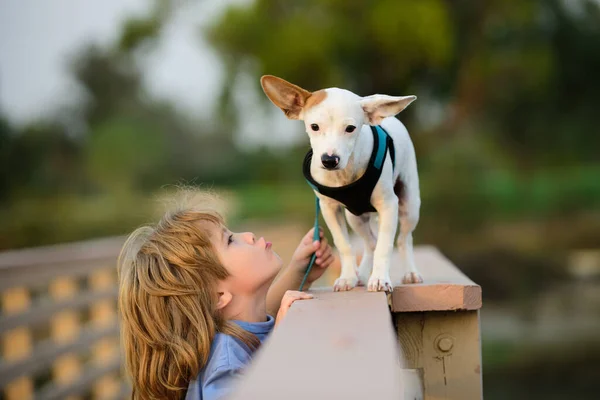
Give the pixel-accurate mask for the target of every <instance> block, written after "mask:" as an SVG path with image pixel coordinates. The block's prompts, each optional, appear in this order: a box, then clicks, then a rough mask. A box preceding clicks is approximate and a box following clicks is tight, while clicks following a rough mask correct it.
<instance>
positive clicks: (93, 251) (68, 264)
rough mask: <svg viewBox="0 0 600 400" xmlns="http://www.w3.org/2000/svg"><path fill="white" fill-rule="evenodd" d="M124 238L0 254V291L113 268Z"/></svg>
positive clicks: (44, 283)
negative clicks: (109, 266)
mask: <svg viewBox="0 0 600 400" xmlns="http://www.w3.org/2000/svg"><path fill="white" fill-rule="evenodd" d="M124 241H125V237H112V238H106V239H98V240H90V241H85V242H77V243H69V244H61V245H55V246H46V247H38V248H32V249H23V250H10V251H5V252H1V253H0V292H1V291H4V290H7V289H9V288H11V287H17V286H25V287H34V286H36V287H37V286H44V285H46V284H47V283H48V282H49V281H51V280H52V279H54V278H57V277H67V276H70V277H78V276H85V275H88V274H89V273H90V272H91V271H94V270H97V269H101V268H105V267H106V266H108V265H116V261H117V256H118V254H119V251H120V249H121V246H122V245H123V243H124Z"/></svg>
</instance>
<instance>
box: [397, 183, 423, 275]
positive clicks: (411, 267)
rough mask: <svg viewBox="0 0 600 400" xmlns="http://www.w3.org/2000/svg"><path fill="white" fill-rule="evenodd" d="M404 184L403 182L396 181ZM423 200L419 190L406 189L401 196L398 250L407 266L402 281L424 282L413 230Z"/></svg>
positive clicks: (417, 220) (417, 221)
mask: <svg viewBox="0 0 600 400" xmlns="http://www.w3.org/2000/svg"><path fill="white" fill-rule="evenodd" d="M398 184H400V185H402V182H399V183H396V188H397V187H398ZM420 205H421V200H420V198H419V197H418V191H416V193H415V191H414V190H410V189H408V190H406V192H405V193H404V195H403V196H402V197H400V201H399V207H398V214H399V219H400V234H399V235H398V241H397V245H398V251H399V252H400V259H401V260H402V264H403V265H404V266H405V273H404V276H403V277H402V283H404V284H410V283H423V278H422V277H421V274H419V272H418V270H417V267H416V265H415V259H414V256H413V237H412V232H413V231H414V230H415V228H416V227H417V224H418V223H419V209H420Z"/></svg>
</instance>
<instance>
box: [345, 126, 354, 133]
mask: <svg viewBox="0 0 600 400" xmlns="http://www.w3.org/2000/svg"><path fill="white" fill-rule="evenodd" d="M355 129H356V127H355V126H354V125H348V126H347V127H346V132H348V133H352V132H354V130H355Z"/></svg>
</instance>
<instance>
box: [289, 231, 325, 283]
mask: <svg viewBox="0 0 600 400" xmlns="http://www.w3.org/2000/svg"><path fill="white" fill-rule="evenodd" d="M314 229H315V228H312V229H311V230H310V231H308V233H307V234H306V235H305V236H304V237H303V238H302V240H301V241H300V244H299V245H298V248H296V251H295V252H294V255H293V256H292V260H291V261H290V268H292V269H293V270H294V271H297V272H298V273H299V274H301V275H304V272H305V271H306V267H308V263H309V262H310V258H311V256H312V255H313V253H314V252H315V251H316V252H317V259H316V260H315V265H314V266H313V268H312V270H311V271H310V274H308V278H307V279H306V283H307V284H311V283H313V282H314V281H316V280H317V279H319V277H320V276H321V275H323V273H324V272H325V270H326V269H327V267H329V266H330V265H331V263H332V262H333V260H334V256H333V252H332V249H331V246H330V245H329V244H328V243H327V239H326V238H324V237H323V231H322V230H321V229H319V237H320V238H321V240H320V241H313V232H314Z"/></svg>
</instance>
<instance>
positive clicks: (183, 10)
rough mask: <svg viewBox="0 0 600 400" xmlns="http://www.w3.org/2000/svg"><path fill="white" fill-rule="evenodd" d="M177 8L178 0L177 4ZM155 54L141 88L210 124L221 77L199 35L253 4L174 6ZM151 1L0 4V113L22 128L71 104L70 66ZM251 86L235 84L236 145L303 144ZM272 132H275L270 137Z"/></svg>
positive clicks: (232, 0)
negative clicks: (237, 7)
mask: <svg viewBox="0 0 600 400" xmlns="http://www.w3.org/2000/svg"><path fill="white" fill-rule="evenodd" d="M176 1H177V0H176ZM179 1H181V2H182V3H185V4H186V5H184V6H180V7H179V8H178V9H177V11H176V12H175V15H174V16H173V18H172V19H171V21H170V22H169V24H168V25H167V26H166V27H165V29H164V32H163V34H162V35H161V38H160V43H159V45H158V47H157V48H156V49H155V50H154V51H153V53H151V54H150V55H149V56H148V57H147V58H146V59H145V61H144V65H143V73H144V83H145V86H146V88H147V90H148V92H149V93H150V94H151V95H152V96H155V97H157V98H161V99H166V100H169V101H171V102H173V103H174V104H175V105H176V106H177V107H178V108H179V109H180V110H182V111H183V112H185V113H187V114H188V115H190V116H193V117H194V118H195V119H196V120H198V119H204V120H210V116H211V113H212V112H213V111H214V109H215V98H216V96H217V94H218V92H219V90H220V87H221V85H222V80H223V79H224V74H223V73H222V67H223V65H222V63H221V62H220V60H219V57H218V55H217V53H216V52H215V51H214V50H213V49H212V48H211V47H210V46H209V45H208V44H207V43H206V41H205V40H204V39H203V37H202V35H201V33H200V32H201V27H202V26H205V25H206V24H207V23H208V22H211V21H214V20H215V19H216V18H217V17H218V15H219V14H220V13H222V12H223V10H224V9H225V8H226V7H227V6H228V5H231V4H247V3H248V2H249V1H252V0H203V1H198V0H179ZM151 6H152V1H151V0H101V1H100V0H97V1H92V0H0V111H1V112H2V113H3V114H4V116H6V117H7V118H8V119H9V121H10V122H11V123H13V124H16V125H23V124H26V123H28V122H31V121H33V120H36V119H39V118H43V117H45V116H48V115H52V114H53V111H55V110H56V109H59V108H60V107H61V106H64V105H68V104H70V103H69V102H74V101H77V99H78V98H80V97H78V95H77V94H78V93H80V90H79V88H78V86H77V84H76V82H74V80H73V79H72V78H71V77H70V75H69V70H68V66H69V62H70V60H72V59H73V56H74V55H75V54H76V53H77V51H78V50H79V49H81V48H83V47H85V46H86V45H87V44H89V43H95V44H98V45H101V46H110V45H111V43H113V42H114V41H115V39H116V38H117V35H118V33H119V28H120V27H121V26H122V23H123V21H125V20H127V19H128V18H130V17H132V16H143V15H145V14H147V13H148V12H149V11H150V7H151ZM250 83H251V82H248V80H247V79H243V78H242V79H240V84H239V85H238V86H237V87H236V92H237V93H236V98H237V99H238V102H239V104H241V105H242V107H241V110H240V112H241V113H242V115H241V118H242V120H243V121H244V124H242V126H241V127H240V131H239V132H236V133H235V135H236V136H237V138H238V142H239V143H240V144H241V145H242V146H246V147H256V146H269V147H280V146H286V145H288V144H291V143H296V142H298V141H302V140H305V139H306V137H305V135H303V134H301V133H300V131H301V130H302V129H303V128H302V126H301V125H298V124H299V123H298V122H297V121H296V123H295V124H292V125H290V121H287V120H286V119H285V117H284V116H283V114H282V113H281V112H280V111H279V110H276V109H275V107H273V109H272V110H270V111H265V110H264V108H261V107H258V106H257V103H258V101H259V100H261V99H258V98H257V96H262V95H263V94H262V93H256V92H255V91H254V89H252V85H251V84H250ZM273 132H275V133H273Z"/></svg>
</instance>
